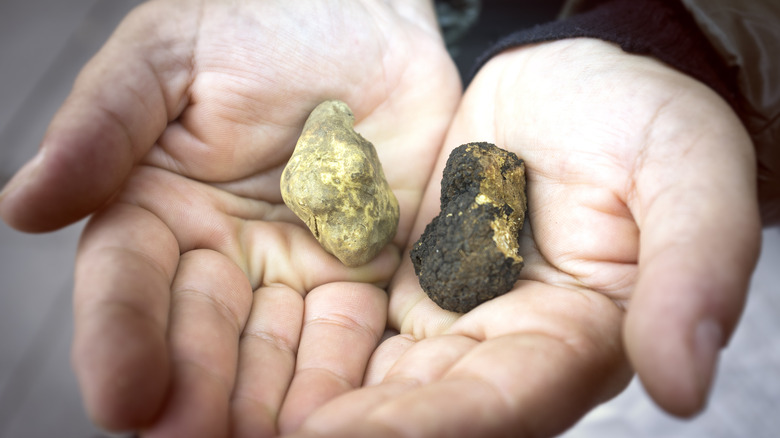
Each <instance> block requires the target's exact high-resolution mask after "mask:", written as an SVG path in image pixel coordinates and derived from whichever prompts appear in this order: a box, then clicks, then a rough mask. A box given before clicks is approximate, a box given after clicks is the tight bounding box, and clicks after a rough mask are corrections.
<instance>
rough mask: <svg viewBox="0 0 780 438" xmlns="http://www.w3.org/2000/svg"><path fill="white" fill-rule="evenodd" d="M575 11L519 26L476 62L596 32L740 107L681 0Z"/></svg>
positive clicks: (623, 1) (629, 1)
mask: <svg viewBox="0 0 780 438" xmlns="http://www.w3.org/2000/svg"><path fill="white" fill-rule="evenodd" d="M590 3H591V5H590V6H589V9H587V10H586V11H584V12H581V13H579V14H577V15H573V16H571V17H568V18H564V19H561V20H558V21H553V22H551V23H547V24H542V25H538V26H535V27H532V28H529V29H525V30H521V31H518V32H515V33H513V34H511V35H508V36H507V37H505V38H503V39H501V40H500V41H498V43H496V44H495V45H493V47H491V48H490V49H489V50H488V51H487V52H486V53H484V54H483V55H482V56H481V57H480V58H479V59H478V60H477V62H476V65H475V68H474V70H473V71H474V72H476V71H477V70H478V69H479V68H480V67H482V66H483V65H484V64H485V63H486V62H487V61H489V60H490V58H492V57H494V56H496V55H497V54H499V53H501V52H503V51H505V50H507V49H511V48H514V47H518V46H522V45H526V44H531V43H539V42H544V41H554V40H561V39H568V38H580V37H584V38H596V39H600V40H604V41H609V42H612V43H615V44H617V45H619V46H620V47H621V48H622V49H623V50H624V51H626V52H629V53H636V54H641V55H649V56H653V57H655V58H656V59H658V60H660V61H662V62H664V63H666V64H668V65H670V66H671V67H674V68H676V69H677V70H679V71H681V72H683V73H685V74H687V75H689V76H691V77H693V78H695V79H698V80H699V81H701V82H703V83H705V84H707V85H708V86H709V87H711V88H712V89H713V90H715V91H716V92H717V93H718V94H720V95H721V96H722V97H723V98H724V99H725V100H726V101H728V102H729V104H730V105H731V106H732V108H734V109H735V110H736V111H737V112H739V111H738V108H737V107H736V105H737V99H736V80H735V75H734V72H732V71H730V70H729V68H728V67H727V66H726V64H725V63H724V62H723V61H722V60H721V59H720V57H719V56H718V54H717V53H716V51H715V49H714V48H713V47H712V46H711V45H710V43H709V41H708V40H707V39H706V37H705V36H704V35H703V34H702V33H701V31H700V30H699V28H698V26H697V25H696V23H695V22H694V20H693V18H692V17H691V16H690V15H689V13H688V12H687V10H686V9H685V8H684V7H683V6H682V5H681V4H680V3H679V1H677V0H607V1H592V2H590Z"/></svg>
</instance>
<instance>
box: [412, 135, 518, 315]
mask: <svg viewBox="0 0 780 438" xmlns="http://www.w3.org/2000/svg"><path fill="white" fill-rule="evenodd" d="M525 211H526V195H525V165H524V163H523V161H522V160H521V159H519V158H518V157H517V155H515V154H514V153H511V152H507V151H505V150H503V149H500V148H498V147H496V146H495V145H493V144H490V143H468V144H465V145H462V146H459V147H457V148H455V149H454V150H453V151H452V153H451V154H450V157H449V159H448V160H447V165H446V167H445V169H444V174H443V176H442V187H441V212H440V213H439V215H438V216H437V217H435V218H434V219H433V220H432V221H431V223H430V224H428V226H427V227H426V228H425V231H424V232H423V234H422V236H421V237H420V239H419V240H418V241H417V243H415V245H414V246H413V248H412V251H411V258H412V263H413V265H414V270H415V273H416V274H417V276H418V278H419V280H420V286H422V288H423V290H424V291H425V292H426V293H427V294H428V296H429V297H431V299H432V300H433V301H434V302H435V303H436V304H438V305H439V306H440V307H441V308H443V309H446V310H451V311H454V312H461V313H465V312H468V311H470V310H471V309H473V308H474V307H476V306H478V305H479V304H481V303H483V302H485V301H487V300H489V299H492V298H495V297H497V296H499V295H502V294H504V293H506V292H508V291H509V290H511V288H512V286H513V285H514V283H515V282H516V281H517V278H518V276H519V275H520V271H521V270H522V268H523V258H522V257H521V256H520V254H519V240H520V230H521V229H522V227H523V223H524V221H525Z"/></svg>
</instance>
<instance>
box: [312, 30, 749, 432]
mask: <svg viewBox="0 0 780 438" xmlns="http://www.w3.org/2000/svg"><path fill="white" fill-rule="evenodd" d="M473 141H490V142H494V143H496V144H497V145H499V146H501V147H504V148H507V149H509V150H511V151H514V152H516V153H517V154H518V155H519V156H520V157H522V158H524V159H525V162H526V171H527V177H528V190H529V191H528V205H529V211H528V215H527V218H528V220H529V222H527V223H526V228H525V229H524V231H523V241H522V251H523V252H522V255H523V257H524V258H525V263H526V266H525V268H524V270H523V272H522V274H521V279H520V281H519V282H518V283H517V285H516V287H515V289H514V290H512V291H510V292H509V293H507V294H506V295H503V296H501V297H498V298H495V299H493V300H491V301H488V302H486V303H484V304H483V305H481V306H479V307H477V308H476V309H474V310H473V311H471V312H469V313H467V314H465V315H462V316H459V315H456V314H453V313H449V312H446V311H444V310H441V309H439V308H438V307H436V306H435V305H434V304H433V302H432V301H430V300H429V299H427V298H426V297H425V295H424V293H423V292H422V290H421V289H420V287H419V285H418V284H417V279H416V278H415V276H414V272H413V271H412V268H411V263H410V261H409V260H408V257H406V258H405V260H404V261H403V264H402V267H401V268H400V270H399V272H398V274H397V275H396V277H395V279H394V281H393V283H392V285H391V289H390V303H389V316H388V317H389V324H390V326H391V327H393V328H395V329H396V330H398V331H399V332H400V334H399V335H397V336H395V337H392V338H390V339H389V340H387V341H385V342H384V343H383V344H381V345H380V347H379V348H378V349H377V351H376V352H375V353H374V356H373V357H372V359H371V361H370V362H369V364H368V368H367V373H366V381H365V382H366V387H365V388H362V389H359V390H357V391H354V392H351V393H348V394H346V395H343V396H341V397H338V398H336V399H335V400H333V401H331V402H330V403H328V404H325V405H324V406H323V407H322V408H320V409H319V410H318V411H315V412H314V413H313V414H312V415H311V416H310V417H309V418H308V420H307V421H306V422H304V424H303V426H302V428H301V434H300V435H301V436H305V435H306V434H307V433H311V434H312V435H317V434H326V432H330V433H332V435H333V436H407V435H408V436H411V435H417V436H550V435H555V434H557V433H560V432H562V431H563V430H565V429H566V428H568V427H570V426H571V425H572V424H573V423H574V422H575V421H577V420H578V419H579V418H580V417H581V416H583V415H584V414H585V413H586V412H587V411H588V410H589V409H591V408H592V407H594V406H595V405H596V404H598V403H600V402H603V401H605V400H607V399H609V398H610V397H612V396H614V395H616V394H617V393H618V392H619V391H621V390H622V389H623V388H624V387H625V385H626V384H627V383H628V382H629V380H630V378H631V375H632V368H633V369H635V370H636V372H637V373H638V374H639V377H640V378H641V380H642V382H643V383H644V385H645V387H646V389H647V391H648V392H649V393H650V395H651V396H652V397H653V398H654V399H655V400H656V401H657V402H658V404H659V405H660V406H661V407H663V408H664V409H666V410H667V411H669V412H671V413H673V414H676V415H682V416H687V415H692V414H694V413H695V412H697V411H698V410H700V409H702V407H703V406H704V404H705V402H706V397H707V391H708V388H709V385H710V382H711V379H712V376H713V372H714V371H713V370H714V367H715V363H716V360H717V354H718V350H719V349H720V348H721V347H722V346H723V345H725V343H726V342H727V340H728V338H729V335H730V334H731V332H732V331H733V329H734V326H735V325H736V323H737V320H738V318H739V315H740V313H741V310H742V306H743V304H744V300H745V294H746V290H747V285H748V281H749V279H750V275H751V272H752V270H753V267H754V264H755V262H756V258H757V253H758V247H759V240H760V221H759V215H758V208H757V200H756V189H755V185H756V177H755V162H754V156H753V149H752V145H751V143H750V141H749V139H748V137H747V134H746V133H745V132H744V129H743V128H742V126H741V124H740V122H739V120H738V119H737V118H736V117H735V115H734V114H733V113H732V111H731V109H730V108H729V107H728V106H727V105H726V104H725V103H724V101H722V100H721V99H720V98H719V97H718V96H717V95H716V94H715V93H714V92H713V91H711V90H710V89H708V88H706V87H705V86H704V85H702V84H700V83H698V82H696V81H694V80H692V79H690V78H688V77H686V76H684V75H683V74H681V73H678V72H677V71H675V70H673V69H671V68H669V67H667V66H665V65H663V64H661V63H660V62H657V61H655V60H652V59H650V58H645V57H641V56H635V55H630V54H627V53H624V52H622V51H621V50H620V49H619V48H617V47H616V46H613V45H611V44H608V43H605V42H601V41H597V40H589V39H576V40H566V41H559V42H554V43H547V44H540V45H534V46H528V47H524V48H520V49H515V50H511V51H507V52H505V53H503V54H501V55H499V56H497V57H496V58H494V59H493V60H491V61H490V62H489V63H488V64H487V65H486V66H485V67H484V68H483V69H482V70H481V71H480V73H479V74H478V75H477V77H476V78H475V80H474V81H473V83H472V84H471V85H470V87H469V89H468V90H467V91H466V94H465V96H464V98H463V100H462V102H461V106H460V108H459V110H458V113H457V115H456V117H455V119H454V120H453V123H452V127H451V129H450V131H449V134H448V137H447V140H446V142H445V148H444V150H443V151H442V153H441V155H440V157H439V160H438V164H437V168H436V171H435V172H434V179H433V180H432V182H431V184H430V186H429V188H428V190H427V192H426V195H425V198H424V200H423V205H422V206H421V213H420V216H419V217H418V220H417V222H416V225H415V228H414V231H413V232H412V240H414V236H418V235H419V234H420V233H421V232H422V230H423V227H424V226H425V224H426V223H427V222H428V221H430V219H431V218H432V217H433V216H434V215H435V214H437V212H438V196H439V183H438V178H437V176H438V175H441V171H442V169H443V167H444V163H445V160H446V158H447V156H448V154H449V151H450V150H451V149H452V148H454V147H455V146H457V145H459V144H462V143H466V142H473ZM318 436H319V435H318Z"/></svg>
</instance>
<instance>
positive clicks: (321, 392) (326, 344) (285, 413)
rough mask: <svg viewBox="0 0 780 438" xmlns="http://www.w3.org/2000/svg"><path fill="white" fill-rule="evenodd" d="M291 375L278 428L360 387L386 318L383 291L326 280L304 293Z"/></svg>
mask: <svg viewBox="0 0 780 438" xmlns="http://www.w3.org/2000/svg"><path fill="white" fill-rule="evenodd" d="M305 306H306V307H305V313H304V320H303V321H304V322H303V330H302V332H301V342H300V345H299V349H298V358H297V364H296V368H295V376H294V377H293V381H292V383H291V384H290V389H289V391H288V393H287V397H286V398H285V401H284V405H283V406H282V411H281V413H280V418H279V429H280V431H281V432H283V433H286V432H290V431H294V430H295V429H297V428H298V427H299V426H300V424H301V423H302V422H303V420H304V419H305V418H306V417H307V416H308V415H309V413H310V412H311V411H313V410H314V409H316V408H317V407H319V406H320V405H322V404H323V403H325V402H326V401H328V400H330V399H332V398H334V397H336V396H337V395H339V394H342V393H344V392H347V391H349V390H352V389H354V388H357V387H359V386H360V385H361V384H362V382H363V376H364V374H365V370H366V365H367V363H368V359H369V357H370V356H371V353H372V352H373V351H374V349H375V348H376V346H377V344H378V343H379V339H380V338H381V337H382V333H383V332H384V329H385V323H386V320H387V312H386V309H387V296H386V294H385V292H384V291H383V290H381V289H378V288H376V287H374V286H370V285H365V284H358V283H331V284H328V285H324V286H320V287H319V288H317V289H314V290H312V291H311V292H309V294H308V295H307V296H306V302H305Z"/></svg>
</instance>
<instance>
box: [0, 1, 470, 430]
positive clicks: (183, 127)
mask: <svg viewBox="0 0 780 438" xmlns="http://www.w3.org/2000/svg"><path fill="white" fill-rule="evenodd" d="M459 97H460V82H459V78H458V75H457V72H456V70H455V68H454V65H453V63H452V61H451V60H450V58H449V57H448V55H447V52H446V50H445V49H444V46H443V43H442V41H441V38H440V36H439V33H438V28H437V26H436V21H435V15H434V12H433V10H432V7H431V4H426V3H425V2H416V1H395V2H376V1H365V2H363V1H360V2H356V1H347V2H340V1H332V2H322V1H306V2H304V1H296V2H288V1H246V2H232V1H219V0H214V1H205V2H201V3H200V4H199V5H198V6H197V7H195V6H193V5H191V4H190V5H186V4H184V3H183V2H178V1H160V2H150V3H147V4H145V5H143V6H142V7H140V8H138V9H137V10H135V11H134V12H133V13H132V14H131V15H130V16H129V17H128V18H127V19H126V20H125V21H124V22H123V24H122V25H120V27H119V28H118V30H117V31H116V33H115V34H114V35H113V36H112V38H111V39H110V40H109V41H108V43H107V44H106V46H105V47H104V48H103V49H102V50H101V52H100V53H99V54H98V55H97V56H96V57H95V58H94V59H93V60H92V61H91V62H90V64H89V65H88V66H87V67H86V68H85V69H84V71H83V72H82V74H81V75H80V76H79V78H78V80H77V82H76V84H75V86H74V90H73V93H72V94H71V96H70V97H69V99H68V101H67V102H66V103H65V104H64V106H63V108H62V109H61V110H60V112H59V113H58V115H57V116H56V118H55V120H54V121H53V122H52V125H51V128H50V130H49V133H48V135H47V137H46V139H45V140H44V143H43V152H42V153H41V155H39V157H41V158H40V159H39V160H36V163H37V166H38V167H28V169H26V170H24V171H23V172H22V173H23V174H26V175H27V176H28V177H30V176H31V175H32V180H33V182H25V183H18V181H19V180H20V179H22V177H19V179H18V180H17V183H16V184H19V185H18V186H17V190H16V191H15V192H14V193H13V194H11V195H9V196H8V197H7V198H5V199H4V200H3V216H4V218H5V219H6V220H7V221H8V222H10V223H11V224H15V225H16V226H17V227H19V228H22V229H27V230H45V229H52V228H55V227H58V226H62V225H63V224H65V223H67V222H69V221H72V220H75V219H78V218H79V217H81V216H83V215H86V214H89V213H90V212H92V211H93V210H96V209H98V210H97V213H96V215H95V216H94V217H93V219H92V220H91V221H90V223H89V225H88V227H87V228H86V230H85V232H84V235H83V238H82V241H81V244H80V248H79V255H78V260H77V269H76V271H77V272H76V285H75V314H76V333H75V340H74V347H73V360H74V364H75V368H76V371H77V374H78V376H79V380H80V383H81V387H82V392H83V394H84V398H85V402H86V405H87V407H88V409H89V411H90V412H91V414H92V416H93V417H94V419H95V420H96V421H97V422H98V423H99V424H101V425H103V426H105V427H107V428H110V429H137V428H142V429H146V432H147V433H148V434H149V435H168V436H190V437H194V436H208V437H216V436H221V435H225V434H227V433H229V431H232V433H233V434H234V435H243V434H245V433H246V434H249V435H252V436H257V435H258V434H259V435H271V434H275V433H277V432H278V430H279V428H281V429H282V430H285V429H294V428H295V427H296V426H297V424H298V423H299V422H300V421H301V419H302V418H303V417H304V416H305V415H306V414H307V412H308V411H309V410H311V409H313V408H314V407H316V406H318V405H319V404H320V403H322V401H323V400H327V399H328V398H330V397H332V396H334V395H336V394H339V393H341V392H343V391H346V390H347V389H350V388H352V387H353V386H357V385H359V384H360V383H361V379H362V376H363V368H364V367H365V362H366V361H367V360H368V357H369V356H370V354H371V352H372V351H373V349H374V347H375V345H376V343H377V342H378V341H379V338H380V337H381V335H382V332H383V331H384V329H385V321H386V314H387V296H386V293H385V291H384V290H383V287H384V286H386V285H387V284H388V283H389V281H390V278H391V276H392V274H393V273H394V272H395V270H396V268H397V266H398V263H399V260H400V252H401V249H402V248H403V247H404V245H405V243H406V241H407V240H408V239H409V234H410V232H411V227H412V224H413V221H414V218H415V215H416V212H417V209H418V206H419V203H420V201H421V199H422V195H423V192H424V189H425V185H426V183H427V181H428V178H429V176H430V174H431V171H432V168H433V165H434V162H435V160H436V157H437V155H438V150H439V147H440V145H441V144H442V142H443V138H444V135H445V133H446V129H447V127H448V126H449V122H450V120H451V117H452V115H453V113H454V111H455V107H456V104H457V101H458V99H459ZM326 99H340V100H343V101H345V102H347V103H348V104H349V105H350V107H351V108H352V110H353V112H354V113H355V116H356V121H357V123H356V130H357V131H359V132H360V133H362V134H363V135H364V136H365V137H366V138H368V139H370V140H371V141H372V142H373V143H374V144H375V146H376V147H377V150H378V154H379V156H380V159H381V160H382V162H383V164H384V169H385V174H386V176H387V179H388V181H389V183H390V185H391V187H392V189H393V191H394V192H395V194H396V197H397V198H398V200H399V204H400V208H401V219H400V223H399V229H398V233H397V235H396V237H395V241H394V242H393V244H391V245H389V246H388V247H387V248H386V249H385V250H384V251H383V252H382V253H381V254H380V255H379V256H378V257H377V258H376V259H375V260H374V261H373V262H371V263H369V264H367V265H365V266H362V267H358V268H353V269H348V268H345V267H344V266H343V265H342V264H341V263H340V262H339V261H338V260H337V259H336V258H334V257H333V256H331V255H329V254H327V253H326V252H325V251H324V250H323V249H322V248H321V247H320V246H319V244H318V243H317V242H316V240H314V238H313V237H312V236H311V233H310V232H309V231H308V230H307V229H306V228H305V227H304V226H303V224H302V223H301V222H300V221H299V220H298V219H297V218H296V217H295V216H294V215H292V213H290V211H289V210H288V209H287V208H286V207H285V206H284V204H283V203H282V200H281V196H280V191H279V178H280V174H281V170H282V168H283V166H284V164H285V162H286V160H287V158H288V157H289V156H290V154H291V153H292V149H293V147H294V145H295V141H296V139H297V136H298V135H299V133H300V131H301V128H302V126H303V122H304V121H305V119H306V117H307V115H308V113H309V112H310V111H311V110H312V109H313V108H314V107H315V106H316V105H317V104H318V103H320V102H321V101H323V100H326ZM34 165H35V164H33V165H31V166H34ZM40 175H45V176H43V177H41V176H40ZM35 178H37V179H35ZM372 343H373V345H372ZM344 357H349V361H343V358H344ZM293 376H295V379H294V380H293Z"/></svg>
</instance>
